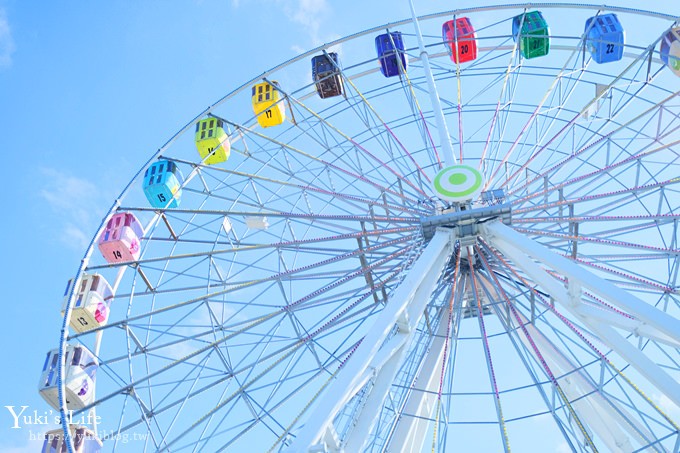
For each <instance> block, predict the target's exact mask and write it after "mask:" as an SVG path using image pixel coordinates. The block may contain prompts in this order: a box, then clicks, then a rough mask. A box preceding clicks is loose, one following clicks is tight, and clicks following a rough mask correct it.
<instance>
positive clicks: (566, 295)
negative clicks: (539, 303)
mask: <svg viewBox="0 0 680 453" xmlns="http://www.w3.org/2000/svg"><path fill="white" fill-rule="evenodd" d="M480 230H481V233H482V234H483V235H484V238H485V239H486V240H487V241H488V242H489V243H490V244H491V245H493V246H494V247H495V248H497V249H498V250H500V251H501V252H502V253H503V254H505V255H506V256H508V257H509V258H510V259H512V261H513V262H514V263H515V265H517V266H518V267H519V268H520V269H522V270H523V271H524V272H525V273H526V274H527V275H529V276H530V277H531V278H532V279H533V280H534V281H535V282H536V283H537V284H538V285H540V286H541V288H542V289H543V290H545V291H546V292H547V293H548V294H550V295H551V296H552V297H553V298H554V299H555V300H556V301H557V302H559V303H560V304H561V305H562V306H563V307H564V308H565V309H567V310H568V311H569V312H570V313H571V314H572V315H574V316H576V317H577V318H578V319H579V320H580V321H581V322H582V323H583V324H584V325H586V326H587V327H588V328H589V329H590V330H591V331H592V332H593V333H594V334H595V335H597V336H598V337H599V338H600V340H601V341H602V342H603V343H605V344H607V346H609V347H610V348H612V349H613V350H614V351H615V352H616V353H617V354H619V355H620V356H621V357H623V358H624V359H625V360H626V361H627V362H628V363H630V365H631V366H633V367H634V368H635V369H636V370H637V371H638V372H639V373H640V374H642V375H643V376H645V377H646V378H647V379H648V380H649V381H650V382H651V383H652V384H653V385H654V386H655V387H656V388H657V389H658V390H659V391H660V392H661V393H663V394H664V395H666V396H667V397H668V398H670V399H671V401H673V402H674V403H675V404H677V405H678V406H680V383H678V382H677V381H675V379H673V378H672V377H671V376H670V375H668V373H666V372H665V371H664V370H663V369H662V368H661V367H659V366H658V365H657V364H656V363H654V362H653V361H652V360H651V359H650V358H649V357H647V355H646V354H645V353H644V352H643V351H641V350H640V349H638V348H636V347H635V346H634V345H633V344H631V343H630V342H629V341H628V340H626V338H624V337H623V336H622V335H621V334H620V333H619V332H617V331H616V330H614V329H613V328H612V327H611V325H616V326H617V327H621V328H626V327H627V326H626V325H623V323H619V322H618V321H619V318H621V316H620V315H618V314H616V313H613V312H612V313H608V312H604V311H602V312H601V313H600V314H599V315H598V316H592V310H589V309H588V307H584V305H583V304H582V303H581V288H587V289H589V290H590V291H592V292H593V293H595V294H597V295H598V296H600V297H602V298H603V299H605V300H606V301H607V302H609V303H610V304H612V305H616V306H618V307H620V308H621V309H623V310H625V311H626V312H627V313H629V314H630V315H632V316H634V317H635V318H636V319H637V321H638V322H639V323H640V327H643V328H638V329H634V330H633V333H635V334H637V335H643V334H644V333H646V334H647V335H649V338H652V339H658V338H664V339H666V340H668V341H670V342H672V343H673V344H677V343H678V342H679V341H680V320H678V319H676V318H674V317H672V316H670V315H669V314H668V313H665V312H663V311H661V310H659V309H658V308H656V307H654V306H652V305H649V304H647V303H645V302H644V301H642V300H640V299H639V298H637V297H635V296H634V295H632V294H630V293H628V292H626V291H624V290H622V289H621V288H619V287H617V286H615V285H613V284H612V283H610V282H608V281H606V280H604V279H602V278H599V277H597V276H596V275H594V274H592V273H591V272H589V271H587V270H585V269H583V268H582V267H581V266H579V265H577V264H576V263H574V262H573V261H570V260H568V259H567V258H565V257H563V256H560V255H557V254H555V253H553V252H552V251H550V250H549V249H547V248H546V247H544V246H543V245H541V244H539V243H537V242H535V241H532V240H531V239H529V238H527V237H526V236H524V235H522V234H520V233H518V232H516V231H514V230H513V229H512V228H510V227H508V226H506V225H503V224H502V223H501V222H498V221H493V222H488V223H485V224H482V225H481V226H480ZM530 257H531V258H534V259H535V260H538V261H539V262H541V263H543V264H545V265H546V266H549V267H550V268H552V269H554V270H555V271H557V272H559V273H560V274H562V275H564V276H565V277H567V279H568V281H569V284H568V288H565V287H564V286H563V285H562V284H561V283H560V282H559V281H558V280H556V279H555V278H553V277H552V276H551V275H550V274H548V273H547V272H546V271H545V270H544V269H542V268H541V267H540V266H539V265H538V264H536V263H535V262H534V261H533V260H532V259H531V258H530ZM668 341H666V342H668Z"/></svg>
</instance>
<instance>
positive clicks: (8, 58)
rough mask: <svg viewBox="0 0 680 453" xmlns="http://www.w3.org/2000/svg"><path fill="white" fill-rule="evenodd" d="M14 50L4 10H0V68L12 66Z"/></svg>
mask: <svg viewBox="0 0 680 453" xmlns="http://www.w3.org/2000/svg"><path fill="white" fill-rule="evenodd" d="M15 50H16V46H15V45H14V39H13V38H12V30H11V28H10V26H9V21H8V20H7V14H6V13H5V10H4V9H0V68H6V67H9V66H11V65H12V54H13V53H14V51H15Z"/></svg>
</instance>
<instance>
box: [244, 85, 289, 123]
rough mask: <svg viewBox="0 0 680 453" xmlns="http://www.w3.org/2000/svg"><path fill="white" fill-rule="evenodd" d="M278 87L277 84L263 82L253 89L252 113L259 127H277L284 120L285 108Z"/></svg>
mask: <svg viewBox="0 0 680 453" xmlns="http://www.w3.org/2000/svg"><path fill="white" fill-rule="evenodd" d="M278 86H279V84H278V82H276V81H274V80H272V82H271V83H269V82H266V81H265V82H262V83H258V84H256V85H255V86H254V87H253V91H252V98H251V100H252V103H253V111H254V112H255V115H257V122H258V124H259V125H260V126H261V127H272V126H278V125H279V124H282V123H283V121H284V120H285V119H286V106H285V105H284V104H283V96H282V95H281V92H280V91H279V90H278V89H277V87H278Z"/></svg>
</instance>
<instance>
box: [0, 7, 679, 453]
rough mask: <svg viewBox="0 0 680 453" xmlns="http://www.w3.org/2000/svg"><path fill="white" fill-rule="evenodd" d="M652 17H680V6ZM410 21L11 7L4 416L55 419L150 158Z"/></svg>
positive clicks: (5, 428) (301, 12)
mask: <svg viewBox="0 0 680 453" xmlns="http://www.w3.org/2000/svg"><path fill="white" fill-rule="evenodd" d="M485 3H488V4H493V3H496V2H478V1H475V2H467V3H466V2H455V4H454V3H453V2H447V1H440V0H437V1H434V0H428V1H419V2H418V4H417V9H418V12H419V13H423V14H424V13H427V12H432V11H439V10H445V9H451V8H453V7H455V6H458V7H461V8H462V7H465V6H477V5H480V4H485ZM635 3H637V2H635ZM612 4H619V5H626V6H633V4H634V2H624V1H618V2H612ZM654 8H655V9H657V10H659V11H663V12H669V13H674V14H680V7H679V6H678V3H677V0H673V1H671V0H664V1H655V2H654ZM408 14H409V10H408V3H407V2H406V1H405V0H400V1H398V2H393V1H389V0H380V1H372V2H366V1H358V0H348V1H342V2H340V1H337V0H336V1H332V0H269V1H265V0H231V1H230V2H229V1H216V0H195V1H188V0H185V1H174V2H167V1H160V0H156V1H146V2H133V1H112V2H74V1H71V2H50V1H44V0H36V1H32V2H27V1H21V0H0V120H1V123H0V124H2V129H1V130H2V133H0V150H2V155H3V157H4V162H5V164H4V165H5V171H4V172H3V173H4V177H5V184H4V187H5V189H4V190H2V191H1V192H0V193H1V195H0V197H2V198H1V200H2V204H1V205H2V206H3V208H4V215H3V216H2V219H3V220H2V223H1V226H0V238H2V239H1V240H2V250H3V257H4V261H5V265H4V266H3V272H2V293H3V295H4V297H3V299H4V301H3V305H4V308H5V313H4V317H5V327H4V328H3V329H2V337H1V339H2V344H4V345H6V346H5V351H6V354H7V355H8V360H5V361H4V369H5V375H4V377H3V379H2V382H3V384H4V385H3V386H2V388H1V390H0V402H1V403H2V404H1V405H0V406H6V405H14V406H23V405H26V406H29V410H28V411H30V412H32V411H33V410H38V412H39V413H43V412H44V411H45V410H46V409H47V405H46V404H44V403H43V402H42V400H41V399H40V397H39V396H38V394H37V392H36V382H37V379H38V376H39V371H40V367H41V366H42V362H43V359H44V354H45V352H46V351H47V350H49V349H51V348H52V347H54V345H56V344H57V340H58V338H59V328H60V319H59V308H60V305H61V294H62V293H63V289H64V287H65V284H66V281H67V280H68V278H70V277H71V276H72V275H73V274H74V273H75V271H76V270H77V267H78V263H79V261H80V259H81V258H82V253H83V251H84V250H85V247H86V246H87V244H88V242H89V240H90V237H91V236H92V234H93V232H94V230H95V229H96V228H97V226H98V225H99V222H100V219H101V217H102V216H103V215H104V214H105V213H106V211H107V210H108V209H109V206H110V205H111V202H112V200H114V198H115V197H116V196H117V194H118V193H119V191H120V190H121V189H122V188H123V186H124V185H125V184H126V183H127V182H128V181H129V179H130V178H131V177H132V175H133V174H134V173H135V172H136V171H137V170H138V169H139V167H140V166H141V165H142V164H143V163H144V162H145V161H146V159H147V158H148V156H149V155H150V154H151V153H153V152H154V151H155V150H156V149H157V148H158V147H160V146H161V145H162V144H163V143H164V142H165V141H166V140H167V139H168V138H169V137H170V136H171V135H172V134H173V133H174V132H175V131H176V130H177V129H179V128H180V127H181V126H183V125H184V124H185V123H186V122H187V121H189V120H190V119H191V118H193V117H194V116H195V115H196V114H197V113H198V112H200V111H201V110H203V109H204V108H205V107H206V106H208V105H209V104H210V103H211V102H213V101H215V100H217V99H218V98H220V97H221V96H223V95H224V94H225V93H227V92H229V91H231V90H232V89H233V88H235V87H237V86H239V85H241V84H242V83H243V82H245V81H246V80H249V79H250V78H252V77H254V76H255V75H257V74H259V73H261V72H263V71H265V70H266V69H268V68H270V67H272V66H274V65H275V64H278V63H280V62H282V61H284V60H287V59H289V58H292V57H294V56H295V55H297V54H298V53H300V52H302V51H303V50H307V49H309V48H312V47H315V46H317V45H320V44H322V43H324V42H328V41H332V40H333V39H336V38H338V37H341V36H345V35H347V34H350V33H353V32H356V31H360V30H363V29H365V28H368V27H372V26H376V25H380V24H382V23H387V22H390V21H394V20H398V19H402V18H405V17H407V15H408ZM0 409H2V411H1V412H0V413H1V414H2V415H0V433H2V435H1V437H0V450H2V451H33V449H34V448H35V447H34V446H35V445H37V444H35V443H33V444H31V443H29V441H28V433H27V430H28V429H29V427H25V428H24V429H20V430H14V429H10V428H11V425H12V418H11V416H10V414H9V413H8V412H7V411H6V410H5V409H4V408H0ZM33 431H37V429H34V430H33ZM12 449H14V450H12Z"/></svg>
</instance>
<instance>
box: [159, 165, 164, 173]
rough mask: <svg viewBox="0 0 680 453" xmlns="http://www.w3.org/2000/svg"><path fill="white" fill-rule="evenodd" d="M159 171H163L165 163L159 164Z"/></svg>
mask: <svg viewBox="0 0 680 453" xmlns="http://www.w3.org/2000/svg"><path fill="white" fill-rule="evenodd" d="M158 173H163V164H160V165H159V166H158Z"/></svg>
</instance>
